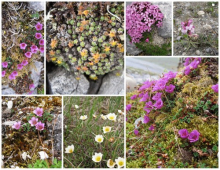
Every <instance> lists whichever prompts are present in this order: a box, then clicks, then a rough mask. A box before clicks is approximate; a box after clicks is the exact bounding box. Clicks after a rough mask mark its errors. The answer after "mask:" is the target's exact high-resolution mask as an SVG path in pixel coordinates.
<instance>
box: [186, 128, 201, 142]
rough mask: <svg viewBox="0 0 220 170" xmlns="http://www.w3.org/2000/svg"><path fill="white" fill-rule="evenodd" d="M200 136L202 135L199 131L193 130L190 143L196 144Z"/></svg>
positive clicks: (189, 137)
mask: <svg viewBox="0 0 220 170" xmlns="http://www.w3.org/2000/svg"><path fill="white" fill-rule="evenodd" d="M199 135H200V133H199V132H198V131H197V130H193V131H192V132H191V133H190V134H189V136H188V139H189V141H190V142H191V143H192V142H196V141H198V140H199Z"/></svg>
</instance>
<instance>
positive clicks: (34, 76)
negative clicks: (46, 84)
mask: <svg viewBox="0 0 220 170" xmlns="http://www.w3.org/2000/svg"><path fill="white" fill-rule="evenodd" d="M34 65H35V67H36V70H35V69H34V68H33V69H32V70H30V71H31V79H32V80H33V83H34V86H35V87H37V86H38V84H39V81H40V73H41V70H42V69H43V63H42V62H39V61H34ZM34 94H37V93H34Z"/></svg>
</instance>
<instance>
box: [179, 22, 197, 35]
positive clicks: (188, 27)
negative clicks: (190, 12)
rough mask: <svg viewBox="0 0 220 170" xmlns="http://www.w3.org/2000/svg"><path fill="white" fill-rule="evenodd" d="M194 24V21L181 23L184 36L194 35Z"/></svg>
mask: <svg viewBox="0 0 220 170" xmlns="http://www.w3.org/2000/svg"><path fill="white" fill-rule="evenodd" d="M192 22H193V20H191V19H190V20H188V21H186V22H181V26H182V33H183V34H188V35H191V34H192V33H194V29H195V27H194V26H193V25H192Z"/></svg>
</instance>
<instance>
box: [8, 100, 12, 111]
mask: <svg viewBox="0 0 220 170" xmlns="http://www.w3.org/2000/svg"><path fill="white" fill-rule="evenodd" d="M12 106H13V101H8V109H11V108H12Z"/></svg>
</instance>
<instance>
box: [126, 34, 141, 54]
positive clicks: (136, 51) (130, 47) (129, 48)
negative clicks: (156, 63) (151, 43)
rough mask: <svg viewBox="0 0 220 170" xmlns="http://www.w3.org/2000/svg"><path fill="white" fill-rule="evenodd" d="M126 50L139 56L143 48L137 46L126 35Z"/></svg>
mask: <svg viewBox="0 0 220 170" xmlns="http://www.w3.org/2000/svg"><path fill="white" fill-rule="evenodd" d="M126 52H127V54H128V55H130V56H137V55H138V54H140V53H141V52H142V50H140V49H138V48H136V46H135V45H134V44H133V43H130V41H129V38H128V36H127V35H126Z"/></svg>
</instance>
